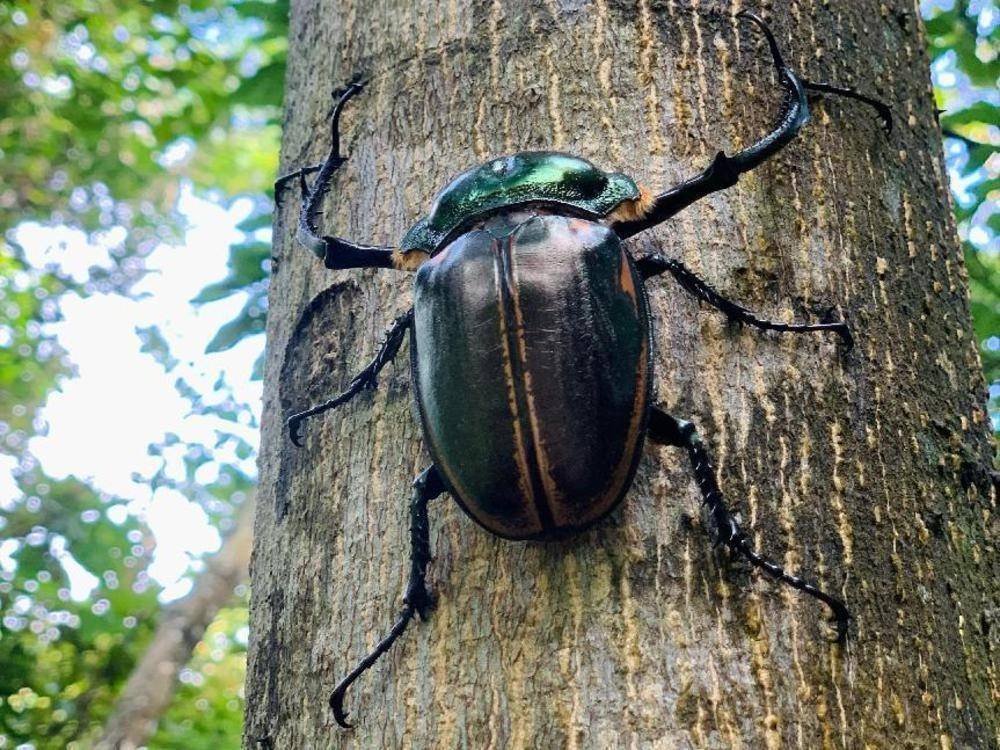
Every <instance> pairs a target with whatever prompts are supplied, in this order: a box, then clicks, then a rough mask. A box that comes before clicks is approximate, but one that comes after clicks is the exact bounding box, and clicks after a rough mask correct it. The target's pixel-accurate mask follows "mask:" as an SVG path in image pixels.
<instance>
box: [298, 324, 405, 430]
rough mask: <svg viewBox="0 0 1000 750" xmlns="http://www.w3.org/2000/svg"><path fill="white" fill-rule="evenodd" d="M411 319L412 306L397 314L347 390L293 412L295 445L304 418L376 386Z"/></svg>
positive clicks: (396, 350)
mask: <svg viewBox="0 0 1000 750" xmlns="http://www.w3.org/2000/svg"><path fill="white" fill-rule="evenodd" d="M412 323H413V308H410V309H409V310H407V311H406V312H405V313H403V314H402V315H400V316H399V317H398V318H396V319H395V320H394V321H393V322H392V325H390V326H389V327H388V328H387V329H386V332H385V337H384V338H383V339H382V344H381V345H380V346H379V348H378V351H377V352H375V357H374V358H373V359H372V361H371V362H369V363H368V365H367V367H365V369H363V370H362V371H361V372H359V373H358V374H357V375H355V376H354V378H353V379H352V380H351V382H350V384H349V385H348V386H347V390H345V391H344V392H343V393H340V394H338V395H337V396H334V397H333V398H331V399H329V400H327V401H324V402H323V403H321V404H317V405H316V406H312V407H310V408H308V409H306V410H305V411H300V412H298V413H297V414H293V415H292V416H290V417H289V418H288V419H287V420H286V422H285V424H286V425H287V426H288V436H289V437H290V438H291V440H292V443H293V444H294V445H296V446H298V447H300V448H301V447H302V430H301V428H302V422H304V421H305V420H306V419H307V418H309V417H313V416H315V415H317V414H322V413H323V412H325V411H329V410H330V409H336V408H337V407H338V406H341V405H342V404H346V403H347V402H348V401H350V400H351V399H352V398H354V397H355V396H357V395H358V394H359V393H361V391H363V390H365V389H366V388H367V389H372V388H374V387H375V386H376V384H377V382H378V374H379V373H380V372H381V371H382V368H383V367H385V366H386V365H387V364H389V363H390V362H392V360H393V358H394V357H395V356H396V354H397V353H398V352H399V347H400V346H402V345H403V337H404V336H405V335H406V331H407V330H408V329H409V327H410V325H412Z"/></svg>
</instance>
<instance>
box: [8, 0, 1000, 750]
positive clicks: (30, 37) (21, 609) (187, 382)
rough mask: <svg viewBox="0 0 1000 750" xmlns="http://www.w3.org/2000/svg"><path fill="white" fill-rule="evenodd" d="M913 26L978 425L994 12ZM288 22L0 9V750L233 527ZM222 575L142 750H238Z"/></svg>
mask: <svg viewBox="0 0 1000 750" xmlns="http://www.w3.org/2000/svg"><path fill="white" fill-rule="evenodd" d="M920 10H921V13H922V14H923V16H924V18H925V25H926V30H927V43H928V46H929V51H930V57H931V59H932V64H931V75H932V78H933V81H934V86H935V92H936V95H937V98H938V106H939V107H940V109H941V110H942V114H941V125H942V130H943V133H944V135H945V141H944V147H945V154H946V158H947V163H948V167H949V171H950V175H951V181H952V192H953V196H954V207H955V214H956V218H957V220H958V226H959V232H960V235H961V239H962V241H963V243H964V247H965V254H966V259H967V263H968V268H969V276H970V282H971V291H972V307H973V313H974V316H975V321H976V330H977V333H978V336H979V339H980V341H981V345H982V347H981V348H982V356H983V364H984V367H985V371H986V379H987V383H989V384H990V401H991V404H990V406H991V415H992V417H993V423H994V428H995V429H997V430H1000V240H998V231H1000V210H998V205H997V198H998V196H1000V182H998V180H1000V156H998V155H997V151H998V149H1000V117H998V112H1000V93H998V88H997V80H998V76H1000V61H998V59H997V53H998V48H1000V31H998V28H1000V9H998V6H997V3H996V2H994V1H993V0H969V1H968V2H958V1H955V2H947V1H938V0H934V1H933V2H927V1H925V2H923V3H922V4H921V8H920ZM287 13H288V3H287V0H243V1H242V2H241V1H240V0H189V1H188V2H184V3H180V2H173V1H171V0H150V1H147V2H139V3H120V2H113V0H61V2H58V3H54V2H41V3H39V2H28V1H27V0H7V2H5V3H3V4H2V5H0V617H2V620H0V748H20V749H23V750H28V749H37V750H42V749H43V748H44V749H46V750H47V749H48V748H59V749H62V748H85V747H89V746H91V745H92V743H93V742H94V741H95V740H96V738H98V737H99V736H100V735H101V732H102V728H103V727H104V726H105V723H106V722H107V720H108V717H109V716H110V715H111V714H112V712H113V711H114V710H115V703H116V699H117V698H118V697H119V695H120V693H121V692H122V688H123V686H124V685H125V683H126V681H127V680H128V678H129V676H130V674H131V673H132V671H133V669H134V667H135V665H136V664H137V663H138V662H139V661H140V660H141V659H142V657H143V655H144V654H145V653H146V651H147V649H148V647H149V644H150V643H151V642H152V640H153V638H154V636H155V634H156V632H157V629H158V628H160V629H161V630H162V629H164V628H168V627H169V626H170V624H171V623H172V622H174V621H177V620H178V618H179V617H181V616H182V615H183V613H184V612H186V611H188V610H189V609H190V608H191V607H192V606H195V605H196V599H197V594H198V592H199V587H201V589H202V590H204V587H205V581H206V580H207V578H208V577H209V574H210V573H212V571H213V570H214V568H213V566H218V564H219V563H218V560H219V559H221V558H224V557H226V555H225V553H223V554H222V555H220V549H222V550H224V549H225V546H226V544H227V542H226V539H227V537H228V536H229V535H231V534H233V533H234V532H235V531H238V530H239V528H241V525H242V524H245V523H246V518H247V517H248V516H249V514H248V513H247V512H246V511H247V509H248V505H249V504H250V503H252V502H253V492H254V483H255V479H256V467H255V460H256V448H257V428H258V419H259V415H260V390H261V383H260V363H261V354H262V352H263V330H264V318H265V315H266V292H267V280H268V272H269V263H270V239H271V235H270V232H271V229H270V226H271V211H272V208H273V195H272V192H271V187H270V185H271V182H272V180H273V179H274V176H275V170H276V167H277V153H278V140H279V135H280V117H281V97H282V83H283V78H284V62H285V53H286V49H287V39H286V32H287ZM860 77H861V76H860V75H859V78H860ZM871 83H872V88H873V89H875V90H877V87H878V82H877V81H873V82H871ZM879 93H880V95H882V96H883V97H885V98H887V99H889V100H890V102H891V99H892V92H891V91H888V92H887V91H880V92H879ZM897 126H898V127H906V123H905V122H902V123H898V124H897ZM241 509H242V511H243V512H242V513H241ZM229 553H230V554H229V560H230V563H231V562H232V560H233V559H237V561H238V562H239V560H240V559H242V558H240V554H242V553H238V554H237V553H233V552H232V550H231V549H230V550H229ZM245 562H246V561H245V559H242V563H243V565H244V566H245ZM206 571H207V572H206ZM216 572H217V570H216ZM232 584H234V585H230V586H229V588H227V589H226V591H225V594H224V595H222V596H214V597H212V599H213V601H212V602H211V603H210V604H209V605H208V615H209V619H210V620H211V625H210V626H209V627H208V629H207V631H206V632H205V634H204V636H203V637H202V638H201V640H200V642H199V643H197V645H196V646H195V647H194V649H193V652H192V653H191V656H190V661H188V662H187V664H186V666H185V667H184V668H183V669H182V670H181V671H180V673H179V679H178V680H177V681H176V685H175V688H174V689H173V691H172V693H171V695H170V696H169V699H168V700H167V701H166V702H165V704H164V708H163V711H162V714H161V715H160V716H159V722H158V726H157V729H156V732H155V734H154V735H153V737H152V738H151V739H150V741H149V743H148V746H149V747H151V748H185V749H187V750H198V749H199V748H212V749H213V750H220V749H221V748H236V747H239V743H240V731H241V724H242V712H243V693H242V684H243V678H244V669H245V648H246V643H247V614H246V606H247V600H248V593H249V592H248V590H247V587H246V584H245V581H244V582H238V581H235V580H234V581H232ZM197 606H206V605H204V603H202V604H197ZM185 608H187V609H185Z"/></svg>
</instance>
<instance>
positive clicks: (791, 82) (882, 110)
mask: <svg viewBox="0 0 1000 750" xmlns="http://www.w3.org/2000/svg"><path fill="white" fill-rule="evenodd" d="M737 18H740V19H746V20H748V21H750V22H751V23H753V24H754V25H756V26H757V28H759V29H760V30H761V32H762V33H763V34H764V37H765V38H766V39H767V44H768V47H769V48H770V51H771V59H772V61H773V62H774V67H775V68H776V70H777V72H778V81H779V82H780V84H781V87H782V89H783V90H784V96H785V99H784V103H783V105H782V108H781V111H780V113H779V115H778V122H777V124H776V125H775V126H774V128H773V129H772V130H771V132H769V133H768V134H767V135H765V136H764V137H763V138H761V139H760V140H759V141H757V142H756V143H754V144H753V145H752V146H749V147H748V148H745V149H743V150H742V151H739V152H737V153H736V154H734V155H733V156H727V155H726V154H725V153H724V152H722V151H720V152H719V153H718V154H716V156H715V159H714V160H713V161H712V163H711V164H710V165H709V166H708V168H707V169H706V170H705V171H704V172H702V173H701V174H699V175H697V176H696V177H693V178H692V179H690V180H687V181H686V182H682V183H681V184H680V185H678V186H676V187H674V188H671V189H670V190H667V191H666V192H664V193H660V194H659V195H655V196H644V197H642V198H640V199H639V201H638V202H637V203H631V204H626V205H625V206H623V207H621V208H619V209H618V212H619V213H618V216H617V218H616V216H615V214H612V215H611V217H610V218H611V228H612V229H614V230H615V232H616V233H617V234H618V236H619V237H621V238H622V239H625V238H627V237H631V236H632V235H634V234H638V233H639V232H641V231H643V230H645V229H649V228H650V227H653V226H656V225H657V224H660V223H662V222H664V221H666V220H667V219H669V218H670V217H672V216H673V215H675V214H676V213H678V212H679V211H681V210H683V209H684V208H687V207H688V206H690V205H691V204H692V203H694V202H695V201H697V200H700V199H701V198H704V197H705V196H706V195H709V194H711V193H715V192H717V191H719V190H725V189H726V188H730V187H732V186H733V185H735V184H736V182H737V180H738V179H739V177H740V175H741V174H744V173H745V172H749V171H750V170H751V169H753V168H754V167H757V166H759V165H760V164H763V163H764V162H765V161H767V160H768V159H770V158H771V157H772V156H774V155H775V154H776V153H778V152H779V151H780V150H781V149H783V148H784V147H785V146H786V145H787V144H788V143H789V142H790V141H791V140H792V139H793V138H795V136H796V134H798V132H799V130H801V129H802V126H803V125H805V124H806V122H807V121H808V120H809V105H808V103H807V102H806V90H807V89H808V90H812V91H815V92H817V93H824V94H835V95H837V96H845V97H849V98H852V99H857V100H859V101H862V102H865V103H866V104H870V105H871V106H873V107H875V108H876V109H877V110H878V112H879V114H880V116H882V117H883V119H884V120H885V122H886V123H887V130H889V129H891V127H892V120H891V117H890V115H889V108H888V106H886V105H885V104H883V103H882V102H879V101H877V100H876V99H872V98H871V97H867V96H864V95H862V94H858V93H857V92H855V91H853V90H851V89H846V88H842V87H839V86H832V85H830V84H825V83H812V82H809V81H803V80H802V79H800V78H799V77H798V76H797V75H796V74H795V73H793V72H792V70H791V69H790V68H789V67H788V66H787V65H785V61H784V59H783V58H782V55H781V50H780V49H779V48H778V42H777V40H776V39H775V38H774V34H773V33H772V32H771V29H770V28H769V27H768V25H767V24H766V23H764V20H763V19H762V18H761V17H760V16H758V15H757V14H755V13H753V12H751V11H747V10H744V11H741V12H740V13H738V14H737Z"/></svg>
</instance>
